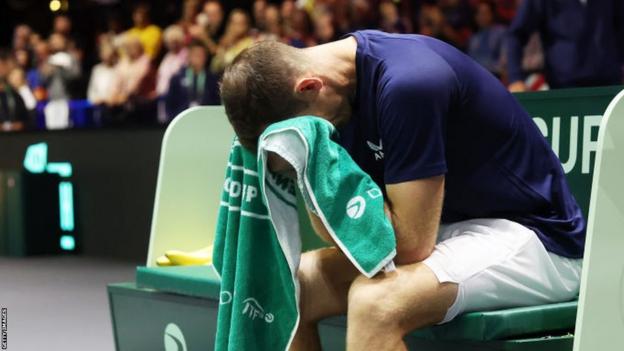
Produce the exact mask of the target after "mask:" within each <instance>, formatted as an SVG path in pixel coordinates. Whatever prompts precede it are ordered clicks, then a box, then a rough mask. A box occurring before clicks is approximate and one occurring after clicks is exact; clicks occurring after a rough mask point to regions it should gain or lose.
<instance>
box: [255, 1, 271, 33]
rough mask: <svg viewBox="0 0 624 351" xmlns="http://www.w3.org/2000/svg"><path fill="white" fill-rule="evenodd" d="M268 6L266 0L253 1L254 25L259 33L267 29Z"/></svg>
mask: <svg viewBox="0 0 624 351" xmlns="http://www.w3.org/2000/svg"><path fill="white" fill-rule="evenodd" d="M267 6H268V4H267V2H266V0H255V1H254V3H253V12H252V13H253V22H254V25H253V27H254V30H255V31H256V32H257V33H262V32H264V31H265V30H266V24H265V18H266V16H265V14H266V8H267Z"/></svg>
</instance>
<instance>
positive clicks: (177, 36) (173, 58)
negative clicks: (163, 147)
mask: <svg viewBox="0 0 624 351" xmlns="http://www.w3.org/2000/svg"><path fill="white" fill-rule="evenodd" d="M164 39H165V47H166V48H167V54H166V55H165V57H164V58H163V60H162V61H161V62H160V66H158V74H157V78H156V95H157V96H158V98H159V101H158V121H159V122H161V123H164V122H166V121H167V112H166V110H165V103H164V101H162V98H164V97H165V95H166V94H167V91H168V90H169V81H170V80H171V77H173V75H174V74H176V73H177V72H178V71H180V69H181V68H182V67H183V66H184V65H186V63H187V59H188V50H187V48H186V47H184V32H183V30H182V27H180V26H176V25H173V26H169V27H167V29H165V34H164Z"/></svg>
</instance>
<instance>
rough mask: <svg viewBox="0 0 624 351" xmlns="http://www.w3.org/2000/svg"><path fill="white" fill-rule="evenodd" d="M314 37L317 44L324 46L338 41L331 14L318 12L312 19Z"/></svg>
mask: <svg viewBox="0 0 624 351" xmlns="http://www.w3.org/2000/svg"><path fill="white" fill-rule="evenodd" d="M314 35H315V36H316V39H317V40H318V44H325V43H329V42H331V41H334V40H336V39H338V35H337V34H336V27H335V26H334V18H333V16H332V14H331V12H329V11H320V12H319V13H317V15H316V16H315V17H314Z"/></svg>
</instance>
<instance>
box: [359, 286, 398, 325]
mask: <svg viewBox="0 0 624 351" xmlns="http://www.w3.org/2000/svg"><path fill="white" fill-rule="evenodd" d="M391 290H392V284H387V283H384V282H381V281H379V278H377V279H369V278H366V277H365V276H359V277H358V278H356V279H355V281H354V282H353V284H351V287H350V289H349V300H348V301H349V302H348V312H347V313H348V318H349V320H350V322H351V321H353V322H364V323H366V324H367V325H368V327H373V328H375V327H376V326H379V327H380V328H383V329H385V330H390V329H392V328H393V327H397V328H398V327H399V326H400V323H399V317H400V308H399V306H398V303H397V301H396V300H395V299H393V297H392V295H393V294H392V291H391Z"/></svg>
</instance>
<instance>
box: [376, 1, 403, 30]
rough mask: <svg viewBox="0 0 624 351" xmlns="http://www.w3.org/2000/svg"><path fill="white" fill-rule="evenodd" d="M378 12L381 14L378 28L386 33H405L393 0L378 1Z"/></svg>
mask: <svg viewBox="0 0 624 351" xmlns="http://www.w3.org/2000/svg"><path fill="white" fill-rule="evenodd" d="M379 14H380V15H381V24H380V29H381V30H383V31H384V32H388V33H405V32H406V27H405V24H404V23H403V21H402V20H401V17H399V10H398V8H397V5H396V3H395V2H394V1H389V0H384V1H382V2H381V3H379Z"/></svg>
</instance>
